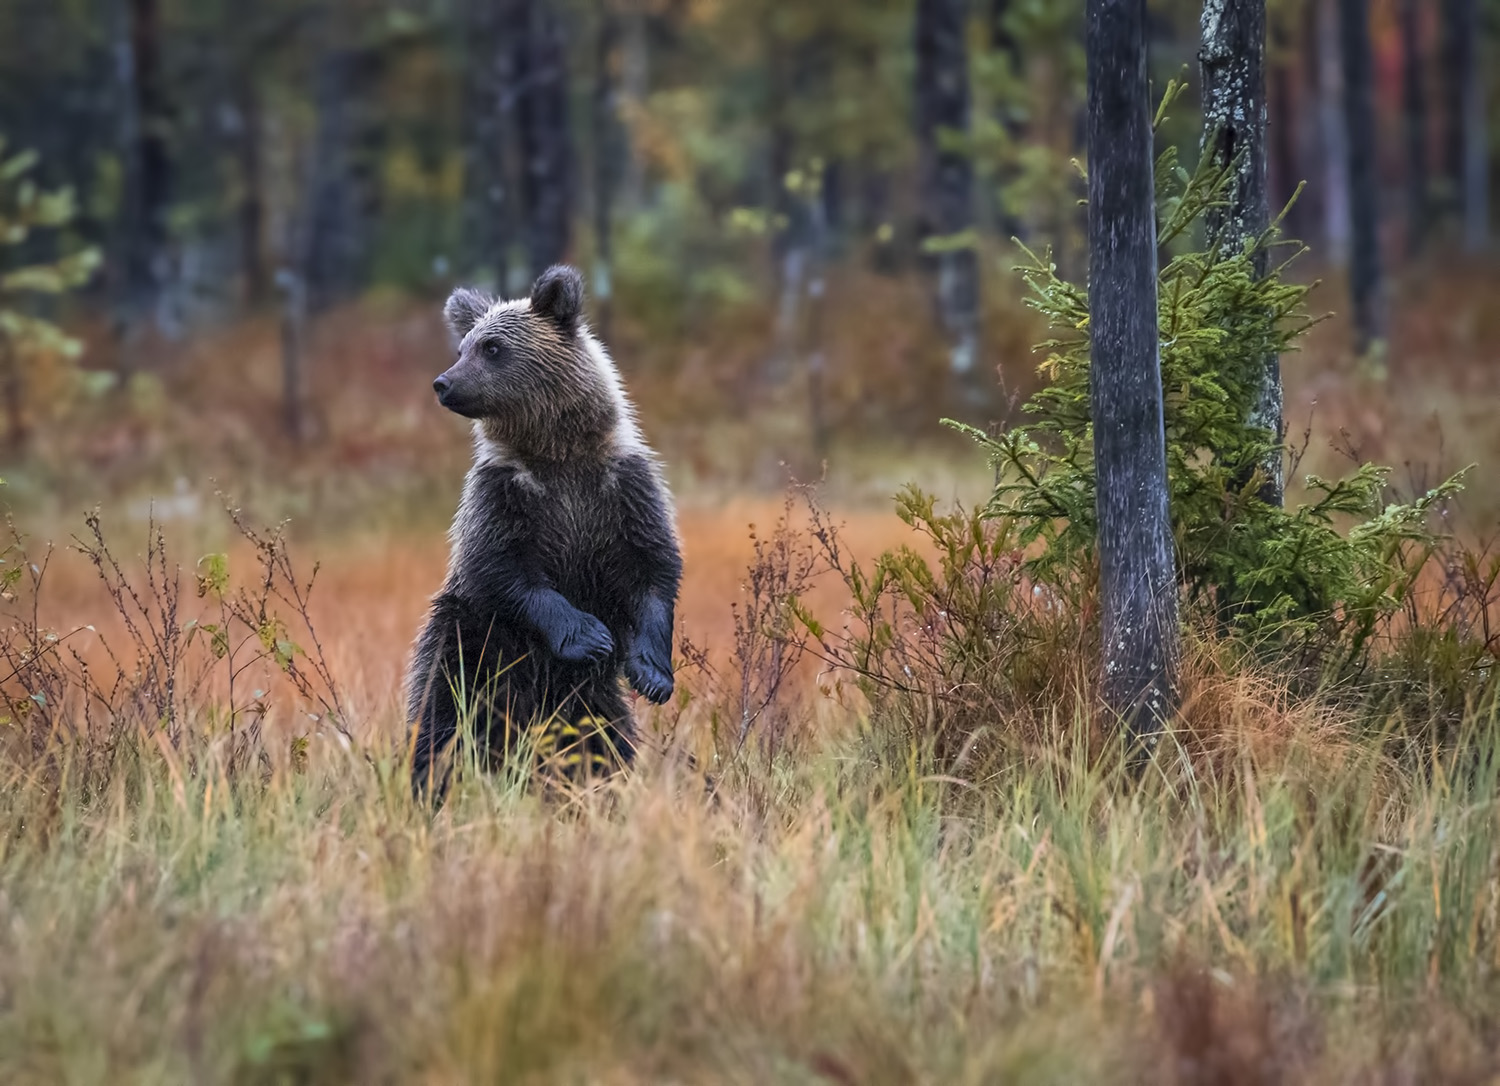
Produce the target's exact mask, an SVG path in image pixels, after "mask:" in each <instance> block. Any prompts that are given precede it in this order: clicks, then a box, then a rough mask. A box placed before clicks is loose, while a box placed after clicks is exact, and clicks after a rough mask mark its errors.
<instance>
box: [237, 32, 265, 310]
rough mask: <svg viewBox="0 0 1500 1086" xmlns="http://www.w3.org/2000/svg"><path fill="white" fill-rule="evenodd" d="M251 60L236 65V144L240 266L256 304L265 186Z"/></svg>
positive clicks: (261, 278) (261, 291) (260, 287)
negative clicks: (238, 127) (237, 122)
mask: <svg viewBox="0 0 1500 1086" xmlns="http://www.w3.org/2000/svg"><path fill="white" fill-rule="evenodd" d="M252 63H253V61H251V60H249V59H247V60H246V61H243V62H241V63H240V64H239V65H238V66H237V70H236V72H235V87H234V96H235V103H236V109H237V111H238V112H239V115H240V130H239V133H238V136H239V139H238V142H237V145H236V151H237V157H238V159H239V168H240V184H241V185H243V186H244V190H243V191H242V193H241V194H240V205H239V208H238V212H237V218H238V220H239V223H238V225H239V235H240V270H241V276H242V278H243V286H244V292H245V302H246V304H247V305H251V306H254V305H257V304H259V303H260V302H261V301H263V300H264V299H265V296H266V287H267V273H266V260H265V249H264V238H263V233H264V230H265V206H266V205H265V188H264V183H263V182H264V178H263V177H262V171H261V110H260V92H259V89H258V88H257V87H256V85H255V74H254V72H253V70H252Z"/></svg>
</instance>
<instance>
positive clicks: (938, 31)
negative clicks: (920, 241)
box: [914, 0, 979, 396]
mask: <svg viewBox="0 0 1500 1086" xmlns="http://www.w3.org/2000/svg"><path fill="white" fill-rule="evenodd" d="M967 16H968V3H967V0H917V14H916V25H915V28H914V29H915V52H916V60H917V67H916V87H915V91H914V98H915V101H916V122H917V143H918V149H919V150H918V153H919V156H920V162H921V172H922V218H921V234H922V236H923V238H924V239H930V240H932V241H934V242H935V243H937V245H938V253H937V257H936V261H935V263H936V265H937V278H938V289H937V309H938V316H939V319H940V321H941V322H942V325H943V328H944V331H945V332H946V333H947V336H948V342H949V348H950V349H949V359H950V366H951V369H952V371H953V374H954V376H955V377H956V378H957V379H958V381H959V383H960V384H961V386H962V387H963V390H964V391H965V392H966V393H967V394H969V395H970V396H972V395H973V393H974V392H975V391H976V389H977V380H976V378H977V374H976V373H975V366H976V363H977V361H978V355H979V260H978V254H977V253H976V251H975V248H974V239H973V228H974V168H973V164H972V162H971V161H970V159H969V156H968V155H967V154H965V153H963V152H962V151H960V150H956V149H953V148H952V147H950V146H947V144H948V143H949V141H950V140H951V138H952V137H953V136H956V135H964V134H967V133H968V131H969V109H970V105H969V57H968V51H967V48H966V43H965V40H964V31H965V28H966V22H967Z"/></svg>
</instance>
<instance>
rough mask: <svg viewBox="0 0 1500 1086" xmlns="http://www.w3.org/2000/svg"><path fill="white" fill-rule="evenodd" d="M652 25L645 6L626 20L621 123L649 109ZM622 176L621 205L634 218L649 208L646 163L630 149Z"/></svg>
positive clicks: (637, 7)
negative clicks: (646, 206)
mask: <svg viewBox="0 0 1500 1086" xmlns="http://www.w3.org/2000/svg"><path fill="white" fill-rule="evenodd" d="M649 31H650V23H649V21H648V16H647V15H646V11H645V5H644V4H634V5H632V7H631V9H630V11H629V12H628V13H627V14H626V15H625V17H624V27H623V30H622V33H623V40H622V42H621V44H620V105H619V111H618V112H619V115H620V116H621V117H622V119H629V118H632V117H635V116H637V115H638V114H639V113H640V112H641V111H642V110H644V109H645V107H646V95H647V94H648V93H650V89H651V38H650V34H649ZM622 157H623V171H622V173H623V176H622V178H621V182H620V205H621V207H622V209H623V210H624V212H625V214H627V215H633V214H635V213H636V212H637V211H640V210H641V209H642V208H643V207H645V205H646V170H645V162H644V161H643V160H642V158H641V156H640V155H639V154H636V153H635V150H634V149H633V148H632V147H631V146H630V145H629V139H628V138H626V140H625V146H624V151H623V156H622Z"/></svg>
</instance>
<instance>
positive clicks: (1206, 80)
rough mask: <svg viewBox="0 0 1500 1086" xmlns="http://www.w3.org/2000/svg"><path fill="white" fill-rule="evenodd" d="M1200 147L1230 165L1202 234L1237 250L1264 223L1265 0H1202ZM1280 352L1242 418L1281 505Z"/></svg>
mask: <svg viewBox="0 0 1500 1086" xmlns="http://www.w3.org/2000/svg"><path fill="white" fill-rule="evenodd" d="M1202 33H1203V44H1202V51H1201V52H1200V54H1199V61H1200V63H1201V64H1202V70H1203V153H1204V154H1206V155H1210V156H1212V160H1213V162H1214V164H1215V165H1216V166H1218V167H1220V168H1230V169H1232V171H1233V179H1232V181H1231V183H1230V186H1229V193H1228V198H1229V202H1228V205H1227V206H1225V207H1221V208H1210V209H1209V212H1208V235H1209V238H1210V239H1211V240H1213V241H1215V242H1217V243H1218V244H1220V245H1222V246H1223V247H1224V248H1225V249H1226V250H1228V251H1235V252H1237V251H1240V250H1243V249H1244V247H1245V246H1246V245H1248V244H1251V243H1253V242H1255V241H1256V240H1257V239H1259V238H1260V237H1261V235H1263V234H1264V233H1265V232H1266V230H1267V229H1268V228H1269V227H1270V222H1271V218H1270V209H1269V206H1268V203H1267V199H1266V70H1265V59H1266V3H1265V0H1206V2H1205V3H1204V5H1203V18H1202ZM1266 255H1267V254H1266V251H1265V250H1264V249H1259V250H1258V251H1257V252H1256V253H1255V255H1254V258H1253V261H1254V268H1255V274H1256V275H1257V276H1264V275H1265V274H1266ZM1281 414H1282V394H1281V359H1280V358H1279V357H1278V356H1277V355H1275V354H1270V355H1267V356H1266V359H1265V364H1264V367H1263V369H1262V371H1261V379H1260V388H1259V391H1258V393H1257V395H1256V400H1255V406H1254V408H1253V409H1252V410H1251V413H1250V417H1249V419H1248V420H1247V421H1248V422H1249V424H1250V425H1251V426H1253V427H1257V428H1259V429H1262V430H1266V431H1269V432H1270V433H1271V434H1272V435H1273V436H1274V437H1275V439H1276V449H1275V450H1274V452H1273V453H1272V454H1270V455H1268V456H1267V457H1266V459H1265V461H1264V462H1263V463H1262V464H1261V465H1260V469H1261V471H1262V473H1263V474H1264V475H1265V482H1264V483H1263V484H1262V486H1261V489H1260V496H1261V499H1262V500H1263V501H1265V502H1267V503H1268V504H1271V505H1278V506H1279V505H1280V504H1281V501H1282V490H1283V486H1284V480H1283V468H1282V455H1281V436H1282V419H1281Z"/></svg>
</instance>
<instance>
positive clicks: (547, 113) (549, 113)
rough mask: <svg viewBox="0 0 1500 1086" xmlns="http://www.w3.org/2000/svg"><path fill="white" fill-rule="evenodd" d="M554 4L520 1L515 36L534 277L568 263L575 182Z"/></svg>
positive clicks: (523, 191)
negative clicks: (555, 266)
mask: <svg viewBox="0 0 1500 1086" xmlns="http://www.w3.org/2000/svg"><path fill="white" fill-rule="evenodd" d="M554 4H555V0H519V3H518V7H519V8H520V10H521V16H522V17H521V18H518V19H517V20H516V24H515V25H516V26H517V27H518V28H519V29H520V30H521V31H522V32H521V33H518V34H516V35H515V41H516V46H517V51H516V83H517V86H518V88H519V94H518V100H517V110H516V119H517V123H518V127H519V129H520V137H521V161H522V169H521V195H522V200H523V202H524V204H525V221H526V225H527V230H526V253H527V259H528V260H529V262H530V264H531V275H532V276H533V277H535V276H537V275H540V274H541V273H542V272H544V271H546V270H547V268H548V267H550V266H551V265H553V264H556V263H558V262H559V261H561V260H563V259H564V258H566V256H567V254H568V245H569V240H570V236H571V227H572V209H573V197H574V193H575V191H576V189H575V186H574V179H573V154H572V138H571V128H570V126H569V116H568V69H567V54H566V50H565V47H564V42H563V37H562V25H561V23H560V21H559V19H558V15H557V12H556V11H555V10H554Z"/></svg>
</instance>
